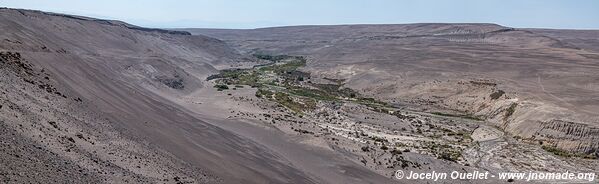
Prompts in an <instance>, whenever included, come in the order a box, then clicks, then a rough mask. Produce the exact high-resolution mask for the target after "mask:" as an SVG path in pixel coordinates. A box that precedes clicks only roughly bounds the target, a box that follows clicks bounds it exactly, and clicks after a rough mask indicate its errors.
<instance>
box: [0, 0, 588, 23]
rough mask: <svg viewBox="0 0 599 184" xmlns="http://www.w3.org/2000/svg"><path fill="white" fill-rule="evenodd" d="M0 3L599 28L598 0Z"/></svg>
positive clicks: (223, 16) (123, 11)
mask: <svg viewBox="0 0 599 184" xmlns="http://www.w3.org/2000/svg"><path fill="white" fill-rule="evenodd" d="M0 6H3V7H10V8H24V9H35V10H43V11H50V12H57V13H67V14H77V15H84V16H90V17H97V18H105V19H117V20H123V21H126V22H128V23H132V24H135V25H140V26H146V27H160V28H181V27H203V28H206V27H209V28H256V27H268V26H285V25H320V24H402V23H421V22H435V23H438V22H440V23H457V22H468V23H497V24H501V25H504V26H509V27H527V28H568V29H599V0H412V1H408V0H293V1H292V0H212V1H208V0H177V1H172V0H171V1H166V0H102V1H100V0H0Z"/></svg>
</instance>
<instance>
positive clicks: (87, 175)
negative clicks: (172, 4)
mask: <svg viewBox="0 0 599 184" xmlns="http://www.w3.org/2000/svg"><path fill="white" fill-rule="evenodd" d="M0 58H1V63H0V73H1V74H2V75H0V76H1V80H0V91H1V92H2V95H1V96H0V111H1V114H0V122H1V123H2V125H1V126H0V128H1V131H2V132H3V133H2V136H3V138H5V139H3V140H5V141H3V143H2V150H1V154H2V155H3V156H2V161H1V164H0V174H1V176H0V180H1V181H2V182H3V183H4V182H8V183H24V182H25V183H26V182H33V181H35V182H55V183H88V182H89V183H96V182H101V181H104V182H109V183H128V182H133V183H146V182H153V183H162V182H165V183H187V182H192V183H205V182H209V183H218V182H224V183H241V182H250V183H285V182H289V181H294V182H302V183H311V182H315V181H317V179H315V178H313V177H312V176H309V175H308V174H306V173H304V172H302V171H300V170H298V169H297V168H295V167H294V166H293V165H291V164H289V163H288V161H287V160H286V158H285V157H282V156H280V155H279V154H278V153H276V152H274V151H272V150H271V149H269V148H267V147H265V146H263V145H262V144H259V143H256V142H255V141H253V140H251V139H248V138H246V137H242V136H240V135H238V133H234V132H231V131H229V130H225V129H222V128H220V127H216V126H214V125H213V124H216V123H218V121H216V120H214V121H211V122H207V121H204V120H201V119H200V116H199V115H198V114H196V113H192V112H189V111H187V110H185V109H184V108H180V107H179V106H178V105H177V104H174V103H172V102H171V101H170V100H168V99H169V98H172V97H174V96H177V95H181V94H187V93H191V92H193V91H196V90H198V89H200V88H202V87H203V86H204V85H205V84H204V79H205V77H206V76H208V75H210V74H212V73H214V72H216V68H226V67H230V66H238V65H243V64H244V63H246V62H250V60H248V59H247V58H246V57H244V56H241V55H239V54H238V53H237V52H236V51H234V50H232V49H230V48H228V46H226V45H225V44H224V43H223V42H221V41H219V40H217V39H213V38H209V37H205V36H191V35H189V34H188V33H185V32H174V31H165V30H158V29H145V28H139V27H134V26H130V25H126V24H123V23H119V22H118V21H103V20H97V19H92V18H85V17H76V16H68V15H60V14H51V13H45V12H38V11H29V10H14V9H1V10H0Z"/></svg>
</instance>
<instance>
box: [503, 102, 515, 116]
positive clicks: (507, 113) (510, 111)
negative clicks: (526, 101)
mask: <svg viewBox="0 0 599 184" xmlns="http://www.w3.org/2000/svg"><path fill="white" fill-rule="evenodd" d="M516 107H518V103H512V104H511V105H510V107H508V108H507V109H506V110H505V116H504V118H503V119H504V120H507V119H508V118H509V117H510V116H512V115H513V114H514V112H516Z"/></svg>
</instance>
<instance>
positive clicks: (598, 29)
mask: <svg viewBox="0 0 599 184" xmlns="http://www.w3.org/2000/svg"><path fill="white" fill-rule="evenodd" d="M0 9H8V10H17V11H18V10H24V11H31V12H41V13H45V14H48V15H53V16H57V15H66V16H76V17H81V18H89V19H94V20H105V21H120V22H124V23H126V24H130V25H133V26H137V27H143V28H154V29H165V30H184V29H220V30H227V29H228V30H253V29H268V28H284V27H310V26H360V25H364V26H369V25H370V26H376V25H410V24H448V25H450V24H488V25H497V26H501V27H506V28H514V29H552V30H572V31H599V28H553V27H512V26H506V25H502V24H500V23H492V22H410V23H339V24H288V25H274V26H257V27H252V28H223V27H202V26H198V27H187V26H173V27H164V26H150V25H143V24H138V23H132V22H130V21H127V20H123V19H118V18H100V17H95V16H90V15H79V14H74V13H62V12H52V11H44V10H36V9H25V8H11V7H5V6H2V7H0ZM67 18H68V17H67ZM178 21H194V20H178ZM169 22H176V21H169ZM197 22H202V21H197ZM223 23H224V22H223Z"/></svg>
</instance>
